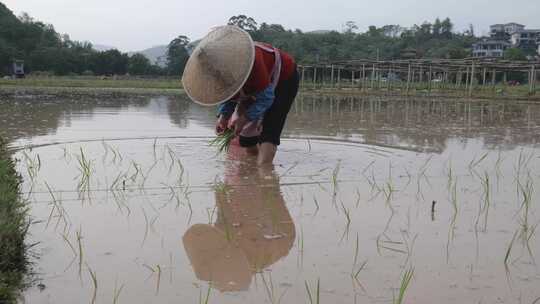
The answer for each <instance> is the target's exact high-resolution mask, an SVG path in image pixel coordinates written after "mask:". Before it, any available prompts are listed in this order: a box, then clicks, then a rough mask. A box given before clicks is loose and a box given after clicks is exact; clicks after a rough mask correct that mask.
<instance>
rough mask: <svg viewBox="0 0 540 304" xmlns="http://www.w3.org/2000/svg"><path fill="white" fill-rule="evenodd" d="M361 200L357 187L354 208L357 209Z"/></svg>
mask: <svg viewBox="0 0 540 304" xmlns="http://www.w3.org/2000/svg"><path fill="white" fill-rule="evenodd" d="M361 198H362V196H361V194H360V189H359V188H358V187H357V188H356V203H355V206H356V208H358V206H359V205H360V200H361Z"/></svg>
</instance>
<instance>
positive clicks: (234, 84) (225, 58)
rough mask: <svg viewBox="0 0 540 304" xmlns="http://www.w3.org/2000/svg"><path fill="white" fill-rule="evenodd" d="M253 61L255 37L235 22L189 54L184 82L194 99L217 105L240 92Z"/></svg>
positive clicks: (218, 30)
mask: <svg viewBox="0 0 540 304" xmlns="http://www.w3.org/2000/svg"><path fill="white" fill-rule="evenodd" d="M254 60H255V48H254V44H253V40H252V39H251V36H249V34H248V33H247V32H246V31H244V30H242V29H240V28H239V27H236V26H232V25H225V26H220V27H216V28H214V29H213V30H212V31H211V32H210V33H208V35H206V37H204V38H203V39H202V40H201V42H200V43H199V45H198V46H197V47H196V48H195V50H194V51H193V53H192V54H191V56H190V57H189V60H188V62H187V64H186V67H185V68H184V74H183V76H182V84H183V86H184V89H185V91H186V93H187V94H188V96H189V98H191V99H192V100H193V101H194V102H196V103H198V104H201V105H205V106H211V105H216V104H218V103H221V102H224V101H227V100H229V99H230V98H232V97H233V96H234V95H236V93H238V91H240V89H241V88H242V86H244V83H245V82H246V81H247V79H248V77H249V74H250V73H251V69H252V68H253V62H254Z"/></svg>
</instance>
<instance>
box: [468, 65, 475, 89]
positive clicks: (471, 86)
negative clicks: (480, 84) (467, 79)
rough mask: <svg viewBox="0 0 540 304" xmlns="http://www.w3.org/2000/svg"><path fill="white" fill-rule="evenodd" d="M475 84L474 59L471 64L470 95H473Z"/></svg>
mask: <svg viewBox="0 0 540 304" xmlns="http://www.w3.org/2000/svg"><path fill="white" fill-rule="evenodd" d="M473 86H474V61H473V63H472V64H471V83H470V86H469V97H471V96H472V93H473Z"/></svg>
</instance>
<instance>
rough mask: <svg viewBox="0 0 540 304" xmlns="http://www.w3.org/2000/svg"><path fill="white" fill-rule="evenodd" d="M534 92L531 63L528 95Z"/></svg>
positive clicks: (532, 66)
mask: <svg viewBox="0 0 540 304" xmlns="http://www.w3.org/2000/svg"><path fill="white" fill-rule="evenodd" d="M533 92H534V64H533V65H531V71H530V72H529V95H532V94H533Z"/></svg>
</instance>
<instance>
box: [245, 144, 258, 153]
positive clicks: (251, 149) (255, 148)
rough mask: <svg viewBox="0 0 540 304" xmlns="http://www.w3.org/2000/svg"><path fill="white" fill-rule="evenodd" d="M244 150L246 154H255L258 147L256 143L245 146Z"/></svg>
mask: <svg viewBox="0 0 540 304" xmlns="http://www.w3.org/2000/svg"><path fill="white" fill-rule="evenodd" d="M246 152H247V154H248V155H252V156H257V155H258V154H259V147H257V146H256V145H255V146H252V147H247V148H246Z"/></svg>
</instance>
